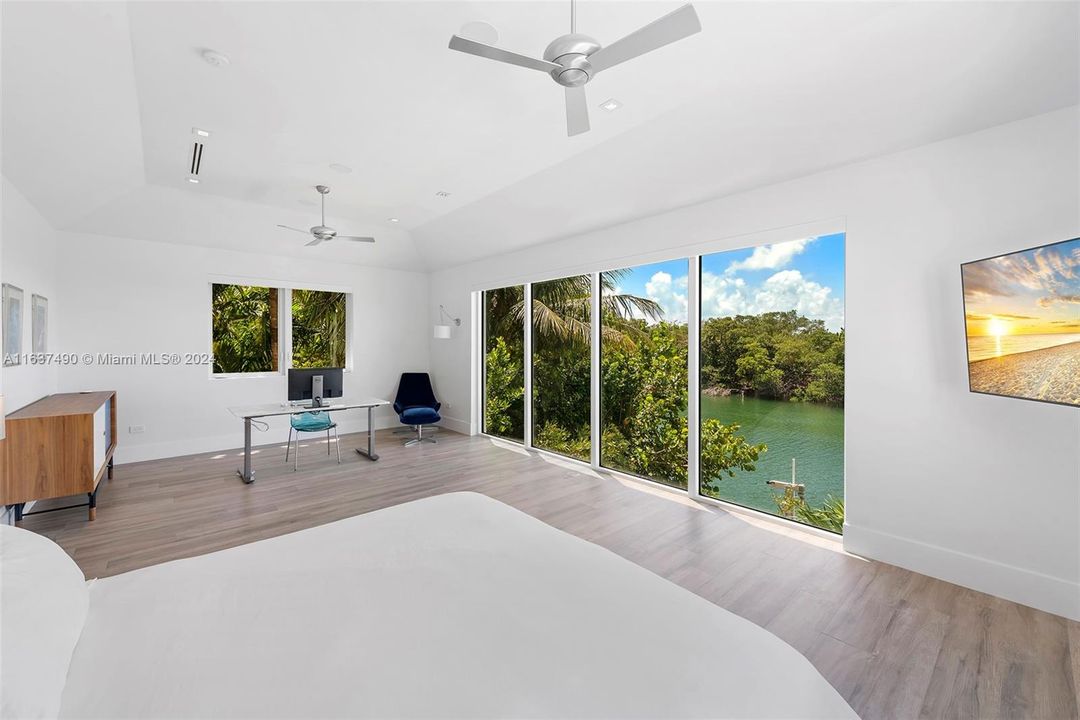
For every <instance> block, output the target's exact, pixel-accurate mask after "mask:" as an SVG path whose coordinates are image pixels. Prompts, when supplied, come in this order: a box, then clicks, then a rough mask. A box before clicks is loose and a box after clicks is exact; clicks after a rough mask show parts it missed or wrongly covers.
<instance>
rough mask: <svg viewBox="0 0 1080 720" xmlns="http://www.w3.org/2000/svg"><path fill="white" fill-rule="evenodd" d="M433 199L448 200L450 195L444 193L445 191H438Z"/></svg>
mask: <svg viewBox="0 0 1080 720" xmlns="http://www.w3.org/2000/svg"><path fill="white" fill-rule="evenodd" d="M435 197H441V198H448V197H450V193H448V192H446V191H445V190H440V191H439V192H437V193H435Z"/></svg>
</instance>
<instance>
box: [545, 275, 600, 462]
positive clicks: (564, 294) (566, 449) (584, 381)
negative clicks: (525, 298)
mask: <svg viewBox="0 0 1080 720" xmlns="http://www.w3.org/2000/svg"><path fill="white" fill-rule="evenodd" d="M591 313H592V278H591V277H590V276H589V275H574V276H572V277H566V278H560V279H558V280H548V281H546V282H539V283H533V284H532V313H531V314H532V421H533V428H532V430H533V434H532V444H533V446H534V447H538V448H541V449H543V450H550V451H551V452H556V453H560V454H562V455H567V456H569V457H572V458H577V459H578V460H584V461H586V462H588V461H589V460H590V457H591V452H592V443H591V440H590V433H589V429H590V426H591V423H590V415H591V412H592V403H591V396H592V392H591V382H592V381H591V375H590V373H591V365H590V363H591V357H590V356H591V349H592V337H591V333H592V330H591V328H592V325H591Z"/></svg>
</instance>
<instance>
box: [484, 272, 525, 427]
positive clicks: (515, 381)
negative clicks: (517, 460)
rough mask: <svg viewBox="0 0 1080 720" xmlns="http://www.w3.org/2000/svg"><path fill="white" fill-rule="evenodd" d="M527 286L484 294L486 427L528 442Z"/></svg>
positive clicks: (500, 289) (489, 291)
mask: <svg viewBox="0 0 1080 720" xmlns="http://www.w3.org/2000/svg"><path fill="white" fill-rule="evenodd" d="M524 305H525V286H524V285H512V286H510V287H504V288H498V289H496V290H487V291H485V292H484V293H483V313H484V317H483V333H482V336H483V343H484V372H483V408H482V412H483V427H484V432H485V433H487V434H488V435H495V436H498V437H503V438H508V439H510V440H517V441H518V442H524V441H525V314H526V313H525V306H524Z"/></svg>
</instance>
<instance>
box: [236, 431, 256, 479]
mask: <svg viewBox="0 0 1080 720" xmlns="http://www.w3.org/2000/svg"><path fill="white" fill-rule="evenodd" d="M236 474H237V475H239V476H240V478H241V479H242V480H243V481H244V482H245V483H247V484H248V485H250V484H251V483H253V482H255V473H254V472H252V470H251V418H244V469H243V470H237V471H236Z"/></svg>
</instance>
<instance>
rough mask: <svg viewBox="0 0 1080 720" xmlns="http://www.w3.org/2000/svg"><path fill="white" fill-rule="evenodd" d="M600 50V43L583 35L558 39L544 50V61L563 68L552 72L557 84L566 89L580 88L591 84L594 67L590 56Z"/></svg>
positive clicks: (564, 36) (574, 34) (571, 35)
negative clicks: (590, 61)
mask: <svg viewBox="0 0 1080 720" xmlns="http://www.w3.org/2000/svg"><path fill="white" fill-rule="evenodd" d="M599 49H600V43H598V42H597V41H596V40H594V39H593V38H591V37H589V36H588V35H583V34H582V33H570V34H569V35H563V36H561V37H557V38H555V39H554V40H552V41H551V44H550V45H548V46H547V49H546V50H544V59H545V60H547V61H548V62H553V63H555V64H557V65H561V66H562V67H561V68H559V69H558V70H552V71H551V77H553V78H554V79H555V82H557V83H559V84H560V85H562V86H564V87H580V86H581V85H584V84H585V83H587V82H589V78H590V77H591V76H592V65H591V64H590V63H589V56H590V55H592V54H593V53H594V52H596V51H597V50H599Z"/></svg>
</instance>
